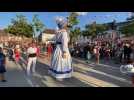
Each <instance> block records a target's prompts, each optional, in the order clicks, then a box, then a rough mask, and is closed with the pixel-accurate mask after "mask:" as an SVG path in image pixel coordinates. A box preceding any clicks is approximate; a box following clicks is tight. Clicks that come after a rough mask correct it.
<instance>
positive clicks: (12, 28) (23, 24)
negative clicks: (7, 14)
mask: <svg viewBox="0 0 134 100" xmlns="http://www.w3.org/2000/svg"><path fill="white" fill-rule="evenodd" d="M5 31H6V32H8V33H11V34H14V35H17V36H26V37H31V36H32V33H33V29H32V25H31V24H29V23H28V22H27V19H26V17H25V16H23V15H16V18H13V19H11V25H9V26H8V27H7V28H6V29H5Z"/></svg>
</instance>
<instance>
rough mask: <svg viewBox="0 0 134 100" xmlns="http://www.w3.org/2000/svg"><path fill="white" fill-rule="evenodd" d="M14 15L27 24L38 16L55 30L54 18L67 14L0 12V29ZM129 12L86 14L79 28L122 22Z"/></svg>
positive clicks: (8, 23) (81, 19) (7, 23)
mask: <svg viewBox="0 0 134 100" xmlns="http://www.w3.org/2000/svg"><path fill="white" fill-rule="evenodd" d="M16 14H23V15H24V16H26V18H27V19H28V21H29V22H31V21H32V17H33V15H34V14H38V15H39V19H40V20H41V21H42V22H43V23H44V24H45V26H46V27H47V28H49V29H56V27H57V26H56V23H55V17H57V16H63V17H67V16H68V15H69V12H0V29H3V28H6V27H7V26H8V25H10V24H11V19H12V18H15V16H16ZM130 16H131V13H130V12H86V13H85V14H82V15H80V16H79V17H78V19H79V20H80V23H79V24H78V26H79V27H81V28H82V29H83V28H84V26H85V25H86V24H89V23H92V22H94V21H96V23H99V24H101V23H107V22H112V21H113V20H114V19H115V20H116V21H117V22H123V21H125V20H126V18H128V17H130Z"/></svg>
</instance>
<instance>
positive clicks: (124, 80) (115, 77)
mask: <svg viewBox="0 0 134 100" xmlns="http://www.w3.org/2000/svg"><path fill="white" fill-rule="evenodd" d="M77 67H78V68H80V69H83V70H85V71H90V72H94V73H98V74H101V75H105V76H107V77H110V78H113V79H116V80H119V81H122V82H126V83H129V84H131V81H128V80H126V79H124V78H120V77H117V76H114V75H110V74H107V73H104V72H101V71H97V70H94V69H91V68H87V67H80V66H77ZM90 72H89V73H90Z"/></svg>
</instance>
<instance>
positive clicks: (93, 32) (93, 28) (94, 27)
mask: <svg viewBox="0 0 134 100" xmlns="http://www.w3.org/2000/svg"><path fill="white" fill-rule="evenodd" d="M107 29H108V27H107V26H106V25H104V24H96V22H94V23H92V24H87V25H85V30H84V31H83V32H82V35H83V36H92V38H94V37H96V36H97V35H98V33H102V32H104V31H106V30H107Z"/></svg>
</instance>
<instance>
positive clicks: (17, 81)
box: [0, 60, 32, 87]
mask: <svg viewBox="0 0 134 100" xmlns="http://www.w3.org/2000/svg"><path fill="white" fill-rule="evenodd" d="M5 77H6V80H7V82H5V83H2V82H0V87H32V85H31V84H30V82H28V79H27V78H26V76H25V72H24V70H23V69H22V68H21V67H20V66H17V65H16V64H15V63H14V62H12V61H8V60H7V72H6V73H5Z"/></svg>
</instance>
